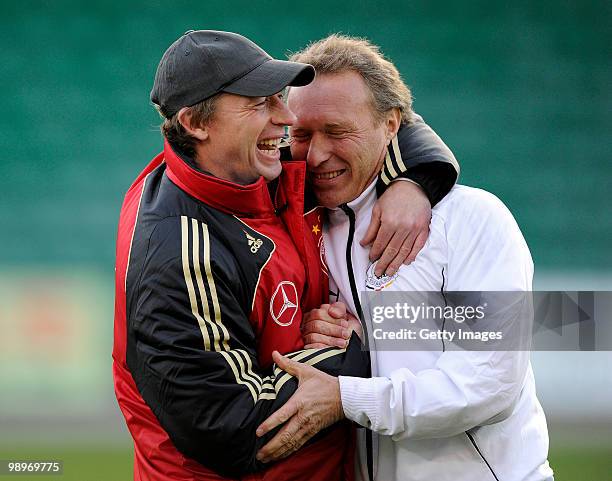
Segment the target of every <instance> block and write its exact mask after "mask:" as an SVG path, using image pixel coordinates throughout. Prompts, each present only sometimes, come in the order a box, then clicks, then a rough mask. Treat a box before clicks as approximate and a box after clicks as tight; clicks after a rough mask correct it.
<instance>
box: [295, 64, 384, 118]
mask: <svg viewBox="0 0 612 481" xmlns="http://www.w3.org/2000/svg"><path fill="white" fill-rule="evenodd" d="M287 101H288V106H289V109H291V111H292V112H293V113H294V114H295V115H296V116H297V123H296V124H295V127H298V125H302V124H309V123H313V122H322V121H324V122H330V121H332V120H333V121H336V122H339V121H342V120H344V119H347V120H348V119H354V118H355V117H356V116H363V115H372V114H373V110H372V96H371V94H370V91H369V89H368V87H367V85H366V83H365V82H364V81H363V79H362V78H361V76H360V75H359V74H358V73H356V72H343V73H337V74H323V75H320V76H317V77H316V78H315V80H314V82H312V83H311V84H310V85H307V86H305V87H291V89H290V90H289V94H288V100H287Z"/></svg>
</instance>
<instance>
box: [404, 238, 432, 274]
mask: <svg viewBox="0 0 612 481" xmlns="http://www.w3.org/2000/svg"><path fill="white" fill-rule="evenodd" d="M427 237H429V229H427V230H425V231H422V232H421V233H420V234H419V235H418V236H417V238H416V240H415V241H414V245H413V246H412V252H410V255H409V256H408V258H407V259H406V260H405V261H404V264H406V265H408V264H410V263H411V262H414V261H415V259H416V257H417V256H418V255H419V252H421V249H422V248H423V247H425V243H426V242H427ZM398 269H399V267H398Z"/></svg>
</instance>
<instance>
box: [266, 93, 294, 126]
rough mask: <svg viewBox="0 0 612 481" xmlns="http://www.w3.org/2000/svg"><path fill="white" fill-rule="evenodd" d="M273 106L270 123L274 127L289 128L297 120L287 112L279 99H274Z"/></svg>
mask: <svg viewBox="0 0 612 481" xmlns="http://www.w3.org/2000/svg"><path fill="white" fill-rule="evenodd" d="M274 101H275V105H274V109H273V114H272V119H271V120H272V123H273V124H275V125H283V126H284V125H288V126H291V125H293V124H294V123H295V121H296V120H297V117H296V116H295V115H294V113H293V112H292V111H291V110H289V107H287V104H285V102H283V101H282V100H281V99H279V98H277V97H274Z"/></svg>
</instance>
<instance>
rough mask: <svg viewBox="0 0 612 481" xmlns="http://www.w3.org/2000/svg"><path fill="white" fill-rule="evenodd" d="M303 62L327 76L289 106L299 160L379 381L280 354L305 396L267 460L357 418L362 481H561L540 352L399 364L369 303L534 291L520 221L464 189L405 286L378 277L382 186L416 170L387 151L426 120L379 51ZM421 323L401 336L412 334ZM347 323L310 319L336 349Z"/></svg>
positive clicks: (422, 358)
mask: <svg viewBox="0 0 612 481" xmlns="http://www.w3.org/2000/svg"><path fill="white" fill-rule="evenodd" d="M292 60H294V61H299V62H307V63H309V64H311V65H313V66H314V67H315V69H316V71H317V77H316V79H315V80H314V81H313V82H312V83H311V84H310V85H308V86H304V87H293V88H291V91H290V93H289V98H288V105H289V108H290V109H291V110H292V111H293V112H294V113H295V115H296V117H297V120H296V121H295V122H294V124H293V126H292V127H291V135H292V146H291V149H292V153H293V155H294V156H296V157H300V158H305V159H306V162H307V168H308V173H309V179H310V181H311V183H312V186H313V189H314V191H315V194H316V196H317V198H318V200H319V202H320V203H321V204H322V205H323V206H325V207H327V214H328V215H327V222H326V225H325V226H324V231H323V238H324V243H325V254H326V256H325V258H326V261H327V266H328V269H329V273H330V289H332V290H334V289H335V290H337V291H338V293H339V295H338V298H339V300H340V301H342V302H344V303H345V304H346V305H347V309H348V310H350V311H352V313H354V314H355V315H357V316H358V318H359V319H361V321H362V323H363V329H364V334H363V338H364V341H365V342H366V344H368V343H369V347H370V351H371V366H372V377H371V378H357V377H351V376H342V375H341V376H340V377H338V378H334V377H332V376H329V375H327V374H325V373H322V372H320V371H318V370H317V369H315V368H313V367H311V366H302V365H299V364H298V363H295V362H293V361H292V360H291V359H287V358H285V357H283V356H280V355H279V354H278V353H274V355H273V358H274V360H275V362H276V363H277V364H278V365H279V366H280V367H281V368H282V369H284V370H286V371H287V372H289V373H290V374H292V375H294V376H295V377H297V378H298V380H299V382H300V387H299V389H298V390H297V391H296V393H295V394H294V395H293V396H292V398H291V399H290V400H289V401H288V402H287V403H286V404H285V405H284V406H283V407H282V408H280V409H279V410H278V411H277V412H276V413H275V414H273V415H272V416H271V417H270V418H269V419H268V420H266V421H265V422H264V423H263V424H262V425H261V426H260V427H259V429H258V431H257V434H258V435H260V436H263V435H265V434H266V433H268V432H269V431H270V430H271V429H273V428H275V427H277V426H279V425H281V424H283V423H285V422H286V424H285V425H284V426H283V427H282V429H281V430H280V431H279V433H278V434H277V435H276V436H275V438H274V439H272V441H270V442H269V443H268V444H267V445H266V446H264V448H262V449H261V450H260V451H259V454H258V456H259V459H262V460H263V461H266V462H269V461H272V460H275V459H279V458H282V457H284V456H287V455H288V454H290V453H291V452H292V451H293V450H295V449H298V448H299V447H300V446H301V445H302V444H303V443H304V442H305V441H306V440H308V439H309V438H310V437H311V436H312V435H313V434H314V433H316V432H317V431H319V430H320V429H322V428H324V427H326V426H329V425H330V424H333V423H335V422H337V421H339V420H341V419H345V418H346V419H350V420H352V421H353V422H355V423H357V424H359V425H361V426H363V427H364V428H366V429H365V430H360V431H361V433H360V436H359V443H358V463H357V473H358V478H359V479H369V480H374V479H378V480H381V481H391V480H397V481H400V480H401V481H408V480H414V481H416V480H436V481H445V480H448V481H451V480H452V481H474V480H478V481H481V480H496V481H500V480H503V481H519V480H520V481H525V480H528V481H543V480H549V479H552V470H551V469H550V467H549V465H548V461H547V453H548V432H547V427H546V420H545V417H544V413H543V410H542V407H541V406H540V403H539V402H538V399H537V397H536V392H535V381H534V377H533V372H532V369H531V365H530V362H529V353H528V352H525V351H521V350H514V351H510V350H505V349H499V350H493V349H491V350H488V351H486V350H475V349H472V350H449V349H447V347H448V344H445V343H444V342H441V343H439V342H436V343H435V344H434V345H433V347H429V350H422V349H420V350H419V349H413V350H410V349H409V348H407V347H406V346H405V345H404V348H403V350H400V349H398V348H396V350H395V351H391V350H388V349H389V348H388V347H386V346H389V344H385V343H384V342H382V341H381V340H380V339H381V338H380V337H379V338H377V337H375V336H371V335H368V332H369V333H372V327H373V326H372V325H371V324H369V322H368V316H367V315H366V316H364V312H363V307H364V306H366V304H365V303H364V304H362V302H363V299H362V296H360V293H361V292H362V291H365V290H376V291H384V292H396V293H399V292H416V293H418V292H433V293H436V294H437V293H440V296H442V297H445V295H447V294H451V293H452V291H479V292H485V291H515V292H519V293H520V292H521V291H530V290H531V282H532V276H533V262H532V260H531V255H530V253H529V249H528V247H527V245H526V243H525V240H524V239H523V236H522V234H521V232H520V229H519V227H518V226H517V224H516V222H515V220H514V219H513V217H512V214H511V213H510V212H509V211H508V209H507V208H506V207H505V206H504V205H503V203H502V202H501V201H500V200H499V199H497V198H496V197H495V196H493V195H492V194H490V193H488V192H485V191H482V190H480V189H474V188H471V187H466V186H460V185H457V186H455V187H453V189H452V190H451V191H450V193H449V194H448V195H447V196H446V197H445V198H444V199H443V200H442V201H441V202H440V203H438V204H437V205H436V206H435V207H434V208H433V209H432V220H431V223H430V235H429V238H428V240H427V243H426V245H425V247H424V248H423V249H422V250H421V252H420V253H419V255H418V256H417V258H416V260H415V261H414V262H413V263H412V264H410V265H403V266H401V267H400V269H399V271H398V272H397V273H396V274H394V275H392V276H377V275H375V269H376V263H374V264H372V263H371V261H370V259H369V252H368V248H367V247H364V246H362V245H360V244H359V243H358V242H355V239H358V238H359V236H360V235H361V233H362V232H364V231H365V230H366V228H367V224H368V222H369V219H370V216H371V215H372V212H373V208H374V205H375V202H376V199H377V191H376V178H377V176H378V175H379V174H382V175H384V174H385V173H386V171H391V170H392V169H393V168H394V167H395V166H397V165H398V164H399V163H401V162H402V159H401V158H398V153H400V150H399V149H397V150H395V151H394V152H395V154H396V158H395V159H393V158H391V156H390V155H386V154H387V149H386V146H387V145H388V144H389V143H391V144H393V142H394V140H393V139H396V138H399V137H400V135H399V134H398V135H397V137H396V133H397V132H398V131H400V132H401V130H400V129H401V126H402V125H405V124H406V123H410V121H411V119H412V117H413V113H412V108H411V96H410V91H409V90H408V88H407V87H406V86H405V85H404V84H403V82H402V80H401V78H400V75H399V73H398V71H397V69H396V68H395V67H394V66H393V64H392V63H391V62H389V61H388V60H386V59H385V58H384V57H383V56H382V55H381V54H380V52H379V49H378V47H376V46H374V45H372V44H371V43H369V42H368V41H367V40H364V39H355V38H351V37H345V36H340V35H332V36H330V37H328V38H326V39H323V40H321V41H318V42H316V43H314V44H312V45H310V46H309V47H307V48H306V49H305V50H304V51H302V52H299V53H297V54H296V55H294V56H293V57H292ZM424 148H426V147H424ZM421 154H422V152H421ZM399 157H401V154H399ZM377 294H383V293H382V292H380V293H377ZM524 297H526V296H523V298H524ZM503 307H504V308H506V307H507V306H506V305H504V306H503ZM521 319H522V318H521ZM485 320H487V321H488V318H486V319H485ZM453 321H455V320H454V319H451V320H449V321H448V322H449V323H452V322H453ZM408 322H409V321H405V322H404V323H403V324H400V325H401V326H402V327H404V328H405V327H410V325H409V324H408ZM456 322H461V321H459V320H457V321H456ZM336 324H337V323H335V322H334V320H333V319H330V318H328V317H326V316H325V315H324V313H321V312H320V310H314V311H313V312H311V313H309V314H308V315H307V316H306V320H305V324H304V327H303V332H304V336H305V341H306V343H307V344H309V343H311V344H312V343H314V344H316V345H325V344H326V343H333V339H334V334H333V333H334V329H335V328H336ZM379 326H380V325H379ZM485 327H486V326H485ZM420 328H426V329H427V330H428V331H435V330H439V329H440V326H439V325H438V324H437V319H427V318H422V319H420V320H419V324H418V325H417V330H418V329H420ZM355 329H356V330H357V331H359V326H355ZM447 329H448V328H447ZM439 332H445V327H444V325H442V329H441V331H439ZM383 339H384V338H383ZM430 346H431V345H430ZM370 436H371V438H370V439H371V442H368V437H370Z"/></svg>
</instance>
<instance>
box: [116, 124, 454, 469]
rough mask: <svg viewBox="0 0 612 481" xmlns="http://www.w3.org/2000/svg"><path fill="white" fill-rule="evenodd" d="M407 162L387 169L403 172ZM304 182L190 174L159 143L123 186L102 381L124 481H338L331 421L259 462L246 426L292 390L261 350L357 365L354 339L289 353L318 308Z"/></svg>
mask: <svg viewBox="0 0 612 481" xmlns="http://www.w3.org/2000/svg"><path fill="white" fill-rule="evenodd" d="M423 125H424V124H423ZM399 147H400V148H404V147H405V146H404V147H403V146H402V144H401V143H399ZM391 149H392V147H391V146H390V151H391ZM402 152H403V151H402ZM407 152H409V151H406V153H407ZM406 153H400V154H399V155H401V156H402V157H404V158H405V159H408V158H410V157H409V155H406ZM396 155H397V153H396V152H395V153H394V157H395V156H396ZM451 156H452V154H451ZM431 162H439V163H440V164H448V163H449V161H448V160H447V161H444V160H430V161H429V162H426V163H431ZM406 163H408V162H407V161H405V164H406ZM418 165H419V163H418V162H417V163H414V165H413V164H410V163H408V165H406V168H405V169H404V171H403V173H402V169H401V168H399V167H398V168H397V169H394V170H395V173H396V174H397V175H406V176H408V177H410V175H408V173H409V172H410V169H411V168H412V167H418ZM453 172H455V174H454V176H452V180H451V181H450V182H449V183H450V185H449V186H448V189H450V187H451V186H452V185H453V183H454V181H455V179H456V171H455V170H454V169H453ZM448 177H449V176H443V178H442V179H443V180H441V182H436V183H435V184H436V185H439V184H440V183H444V182H445V181H446V179H448ZM415 180H417V181H419V183H421V185H423V182H422V181H421V180H420V179H415ZM383 183H384V181H383ZM304 186H305V164H304V162H285V163H284V166H283V173H282V174H281V177H280V178H279V180H278V182H275V183H271V184H266V183H265V182H264V180H263V178H260V179H259V181H257V182H255V183H254V184H251V185H247V186H240V185H237V184H234V183H231V182H227V181H224V180H221V179H217V178H214V177H211V176H208V175H206V174H204V173H202V172H200V171H198V170H196V169H194V168H192V167H191V166H190V165H189V164H188V163H187V162H185V161H184V160H183V159H182V158H181V157H180V156H178V155H177V154H176V153H175V152H173V150H172V149H171V147H170V146H169V145H168V144H167V143H166V145H165V147H164V152H163V153H161V154H160V155H158V156H157V157H156V158H155V159H154V160H153V161H152V162H151V164H149V166H148V167H147V168H146V169H145V170H144V171H143V173H142V174H141V175H140V176H139V177H138V179H137V180H136V181H135V182H134V184H133V185H132V187H131V188H130V189H129V191H128V193H127V195H126V198H125V201H124V205H123V208H122V212H121V217H120V222H119V233H118V243H117V265H116V306H115V309H116V310H115V343H114V349H113V358H114V364H113V372H114V381H115V391H116V394H117V398H118V401H119V405H120V407H121V410H122V412H123V414H124V416H125V418H126V421H127V424H128V427H129V429H130V432H131V434H132V436H133V438H134V444H135V463H134V477H135V479H138V480H200V479H224V478H222V477H220V476H226V477H233V478H237V477H240V476H248V477H249V479H270V480H272V479H283V480H289V479H291V480H300V479H304V480H306V479H313V473H317V474H316V479H320V480H325V479H329V480H332V479H351V469H352V452H353V446H352V437H351V435H350V429H348V427H347V425H346V424H343V423H340V424H339V425H337V426H335V427H332V428H331V429H329V430H327V431H325V432H323V433H321V435H319V436H318V437H317V438H316V439H315V440H314V442H312V443H311V444H310V445H308V446H306V447H304V448H303V449H301V450H300V451H298V452H297V453H295V454H294V455H292V456H291V457H289V458H288V459H286V460H283V461H281V462H279V463H276V464H274V465H272V466H265V465H262V464H261V463H259V462H258V461H257V460H256V459H255V454H256V452H257V450H258V449H259V448H260V447H261V446H263V444H264V443H265V442H266V441H267V440H268V439H269V438H270V436H271V435H273V434H274V433H271V434H270V435H268V436H266V437H264V438H262V439H259V438H257V437H256V436H255V429H256V428H257V426H258V425H259V424H260V423H261V422H262V421H264V420H265V419H266V418H267V417H268V416H269V415H270V414H271V413H273V412H274V411H276V410H277V409H278V408H279V407H280V406H281V405H282V404H283V403H284V402H286V401H287V400H288V399H289V397H290V396H291V394H292V393H293V391H294V390H295V389H296V388H297V383H296V381H295V379H294V378H292V377H291V376H289V375H288V374H286V373H284V372H282V371H280V370H278V369H274V366H272V361H271V353H272V351H273V350H278V351H280V352H281V353H291V354H289V355H290V357H292V358H293V359H295V360H297V361H299V362H304V363H308V364H311V365H314V366H316V367H317V368H319V369H321V370H323V371H326V372H328V373H329V374H332V375H335V376H337V375H352V376H364V375H366V374H367V372H368V368H369V365H368V358H367V355H366V354H365V353H364V352H363V351H362V350H361V347H360V345H359V342H358V340H357V339H353V340H352V342H351V343H350V345H349V347H348V348H347V349H346V350H340V349H333V348H328V349H317V350H302V348H303V343H302V339H301V332H300V323H301V319H302V314H303V313H305V312H307V311H308V310H310V309H313V308H315V307H318V306H319V305H320V304H322V303H324V302H326V301H327V278H326V275H325V272H324V270H323V269H322V268H321V264H320V257H319V247H318V242H319V241H320V236H321V234H320V232H321V224H320V217H319V215H320V213H319V211H318V210H317V209H316V208H314V207H313V208H311V207H312V206H308V205H305V194H304ZM424 187H425V189H426V191H427V192H428V194H429V195H430V196H432V192H430V191H428V189H427V187H426V186H424ZM448 189H446V191H448ZM442 190H444V188H443V189H442ZM271 191H273V192H272V194H271ZM445 193H446V192H444V194H445ZM438 195H439V194H437V193H434V194H433V198H434V199H435V197H436V196H438ZM217 473H218V474H217ZM249 473H252V474H249ZM253 473H254V474H253Z"/></svg>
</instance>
